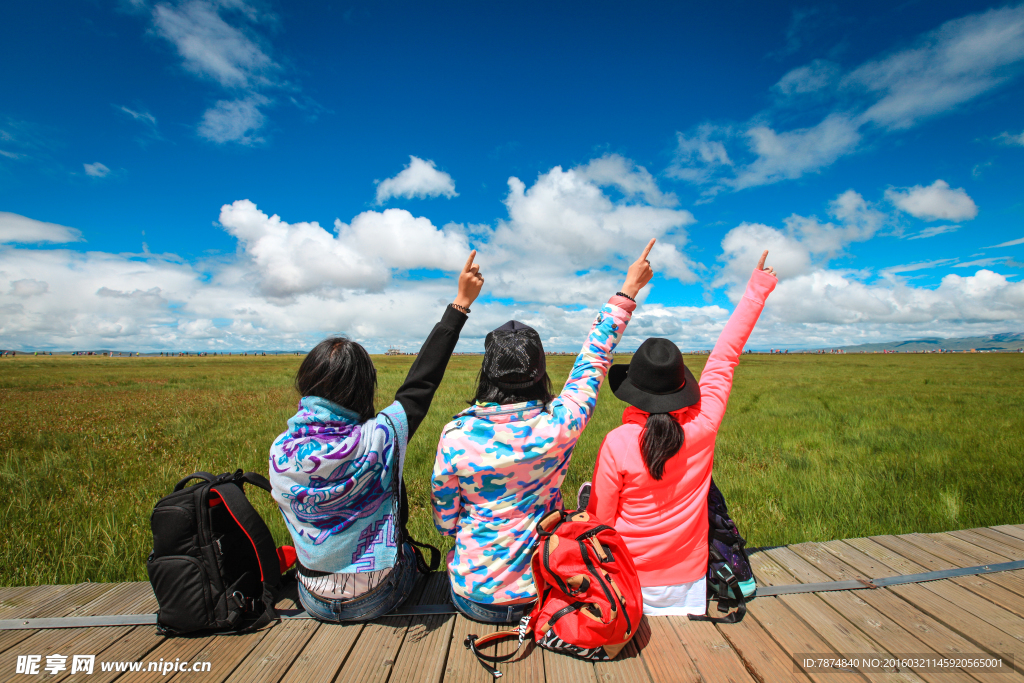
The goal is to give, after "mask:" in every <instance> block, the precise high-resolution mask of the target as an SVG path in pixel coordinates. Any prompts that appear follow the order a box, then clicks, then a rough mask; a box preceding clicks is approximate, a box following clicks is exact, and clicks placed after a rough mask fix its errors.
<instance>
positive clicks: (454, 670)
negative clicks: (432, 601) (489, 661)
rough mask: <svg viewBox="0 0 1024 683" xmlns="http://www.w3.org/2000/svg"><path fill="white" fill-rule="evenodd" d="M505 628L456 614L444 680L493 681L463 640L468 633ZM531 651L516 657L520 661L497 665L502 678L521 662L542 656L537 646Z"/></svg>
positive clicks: (460, 682)
mask: <svg viewBox="0 0 1024 683" xmlns="http://www.w3.org/2000/svg"><path fill="white" fill-rule="evenodd" d="M507 628H509V627H502V626H495V625H492V624H478V623H477V622H475V621H471V620H469V619H467V618H466V617H464V616H462V615H461V614H458V615H456V616H455V624H454V625H453V627H452V640H451V642H450V643H449V645H448V658H447V659H446V660H445V667H444V682H445V683H490V682H491V681H493V680H494V679H493V677H492V676H491V675H490V674H489V673H487V672H486V671H484V668H483V667H482V666H480V663H479V662H478V661H477V659H476V657H475V656H474V655H473V653H472V652H471V651H469V650H468V649H467V648H466V647H465V646H464V645H463V642H464V641H465V640H466V637H467V636H469V635H470V634H473V635H476V636H480V637H483V636H485V635H487V634H489V633H494V632H495V631H499V630H506V629H507ZM485 652H488V654H493V653H494V650H493V649H491V650H485ZM531 652H532V654H529V653H524V654H523V655H521V656H520V657H517V658H516V659H517V660H521V661H517V662H512V663H510V664H502V665H501V666H499V667H498V670H499V671H501V672H502V679H504V677H505V675H508V673H509V672H510V671H511V670H512V669H514V668H515V667H516V666H518V665H520V664H522V663H523V662H524V661H526V660H527V659H534V658H537V659H540V658H542V657H543V655H542V654H541V650H540V649H539V648H536V649H534V648H531ZM542 666H543V664H542ZM538 680H543V679H538Z"/></svg>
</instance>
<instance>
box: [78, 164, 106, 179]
mask: <svg viewBox="0 0 1024 683" xmlns="http://www.w3.org/2000/svg"><path fill="white" fill-rule="evenodd" d="M82 165H83V166H84V167H85V175H87V176H92V177H93V178H105V177H106V176H108V175H110V169H109V168H107V167H106V166H104V165H103V164H101V163H100V162H98V161H97V162H96V163H94V164H82Z"/></svg>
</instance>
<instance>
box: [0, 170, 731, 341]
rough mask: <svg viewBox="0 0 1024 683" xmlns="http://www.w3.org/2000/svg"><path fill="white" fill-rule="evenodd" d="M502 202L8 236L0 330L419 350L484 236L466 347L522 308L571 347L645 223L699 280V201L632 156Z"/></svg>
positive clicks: (658, 257) (570, 173)
mask: <svg viewBox="0 0 1024 683" xmlns="http://www.w3.org/2000/svg"><path fill="white" fill-rule="evenodd" d="M505 203H506V208H507V210H508V215H507V216H506V217H505V218H503V219H500V220H497V221H496V222H495V223H493V224H490V225H479V224H477V225H472V226H462V225H458V224H448V225H445V226H443V227H440V228H439V227H436V226H435V225H433V224H432V223H431V221H430V220H429V219H427V218H425V217H421V216H414V215H413V214H411V213H410V212H408V211H405V210H401V209H386V210H383V211H366V212H363V213H360V214H359V215H357V216H355V217H353V218H352V219H350V220H348V221H343V220H340V219H339V220H336V221H335V223H334V225H333V226H326V227H324V226H321V225H319V224H317V223H315V222H289V221H287V220H285V218H284V217H281V216H276V215H272V214H269V213H268V212H265V211H262V210H261V209H260V208H259V207H257V206H256V205H255V204H254V203H252V202H251V201H247V200H239V201H236V202H233V203H231V204H227V205H225V206H224V207H222V209H221V213H220V217H219V219H220V224H221V226H223V228H224V230H225V231H227V232H228V233H229V234H230V235H232V236H233V237H234V238H235V239H237V240H238V249H237V252H236V254H235V255H233V256H232V257H230V258H225V257H217V258H211V259H209V260H200V261H197V262H194V263H189V262H186V261H184V260H182V259H180V258H178V257H175V256H173V255H159V254H148V253H144V254H110V253H102V252H84V253H83V252H75V251H70V250H65V249H52V250H40V249H18V248H0V307H4V308H3V310H4V311H5V316H3V317H2V318H0V345H6V346H10V345H11V344H12V343H13V344H14V345H26V344H31V343H36V344H46V345H49V346H51V347H52V346H56V347H58V348H68V347H69V346H70V347H73V348H96V347H114V348H119V349H127V348H139V349H154V348H157V349H184V348H191V349H196V348H201V349H209V350H217V349H241V348H250V349H251V348H260V347H263V348H268V347H269V348H283V349H287V348H309V347H310V346H312V345H313V344H315V343H316V342H317V341H319V339H320V338H322V337H323V336H324V335H326V334H329V333H339V332H340V333H346V334H349V335H351V336H352V337H353V338H355V339H357V340H359V341H362V342H365V343H366V344H367V345H368V346H369V347H370V348H371V349H375V350H378V351H379V350H383V349H384V348H386V347H387V346H388V345H391V344H395V345H398V346H401V347H402V348H407V349H415V348H417V346H418V344H419V343H420V342H422V340H423V338H424V336H425V335H426V334H427V332H429V330H430V328H431V326H432V325H433V324H434V322H436V319H437V316H438V315H439V313H440V311H441V309H442V308H443V307H444V305H445V304H446V303H447V302H449V301H451V297H452V296H453V294H454V292H455V282H454V278H453V274H454V271H457V270H458V269H459V268H460V267H461V265H462V264H463V263H464V261H465V258H466V255H467V253H468V252H469V250H470V248H471V247H475V248H477V249H478V251H479V255H478V257H477V261H478V262H479V263H480V264H481V265H482V267H483V269H484V273H485V275H486V277H487V293H488V294H490V295H491V297H492V299H491V300H490V301H485V302H480V303H478V304H477V305H476V306H474V313H473V316H472V318H471V320H470V323H469V325H468V326H467V329H466V330H464V332H463V335H462V336H463V340H464V341H463V345H464V346H463V348H473V349H479V348H480V345H481V344H482V339H483V336H484V335H485V334H486V332H487V331H488V330H489V329H492V328H494V327H496V326H498V325H500V324H501V323H503V322H505V321H506V320H509V319H510V318H515V319H518V320H522V321H524V322H529V323H531V324H534V325H535V326H536V327H537V329H539V330H540V331H541V333H542V335H543V336H544V340H545V344H547V345H548V347H549V348H552V349H572V348H577V347H578V345H579V344H580V343H582V341H583V337H584V336H585V334H586V330H587V328H588V327H589V325H590V322H591V321H592V319H593V316H594V314H595V312H596V309H597V307H598V306H599V305H600V304H601V303H603V301H605V300H607V297H608V296H609V295H610V294H611V293H613V292H614V291H615V290H616V289H618V288H619V287H620V286H621V283H622V278H623V275H624V272H625V270H626V267H627V266H628V264H629V263H631V262H632V261H633V260H634V259H635V258H636V257H637V255H638V254H639V253H640V251H641V249H642V248H643V246H644V245H645V244H646V242H647V241H648V239H650V238H651V237H657V238H658V239H659V242H658V245H657V246H656V248H655V250H654V251H653V252H652V253H651V260H652V262H653V263H654V264H655V267H656V268H657V270H658V272H660V273H662V274H665V275H666V276H667V277H675V278H677V279H680V280H682V281H684V282H693V281H694V280H695V278H696V275H695V273H696V272H697V271H699V270H700V269H701V268H702V266H700V265H699V264H696V263H694V262H692V261H691V260H690V259H689V257H688V256H686V254H685V251H684V249H685V245H686V231H685V228H686V226H688V225H690V224H691V223H693V221H694V219H693V216H692V215H691V214H690V212H689V211H686V210H683V209H679V208H676V207H675V206H674V205H675V204H676V203H677V200H676V198H675V197H674V196H672V195H671V194H668V193H664V192H662V191H661V190H660V189H659V187H658V185H657V182H656V181H655V179H654V178H653V177H652V175H651V174H650V173H648V172H647V170H646V169H644V168H643V167H641V166H638V165H636V164H635V163H633V162H632V161H630V160H628V159H625V158H622V157H618V156H615V155H607V156H604V157H601V158H599V159H595V160H593V161H591V162H589V163H586V164H582V165H580V166H577V167H575V168H568V169H563V168H561V167H556V168H553V169H551V170H550V171H548V172H547V173H543V174H541V175H539V176H538V177H537V178H536V179H535V180H534V181H533V182H532V184H528V183H525V182H523V181H522V180H520V179H518V178H510V179H509V191H508V195H507V197H506V199H505ZM25 220H28V219H25ZM0 224H2V223H0ZM32 239H34V240H37V239H38V235H36V234H32ZM471 240H472V241H473V243H471ZM410 271H413V272H412V273H410ZM38 273H46V274H47V275H46V282H47V287H48V289H47V291H46V292H44V293H43V295H39V296H36V295H33V296H25V295H26V294H29V293H30V292H32V291H34V290H32V287H35V288H36V289H38V286H36V285H31V283H27V282H22V281H27V280H38ZM13 283H19V284H13ZM727 317H728V311H726V310H724V309H722V308H721V307H718V306H705V307H701V306H697V307H672V306H650V307H646V308H645V310H644V311H643V312H641V313H638V315H637V316H636V317H635V318H634V321H635V325H634V329H636V330H637V334H640V333H641V332H642V333H644V334H660V335H663V336H672V335H676V336H680V338H686V339H688V340H690V341H691V342H692V344H694V348H705V347H707V346H709V345H710V343H712V342H713V338H714V336H715V335H716V334H717V331H719V330H720V329H721V326H722V324H724V320H725V318H727ZM638 343H639V341H638V340H637V339H635V338H632V341H629V342H627V346H626V347H624V348H635V346H636V345H637V344H638ZM630 345H631V346H630Z"/></svg>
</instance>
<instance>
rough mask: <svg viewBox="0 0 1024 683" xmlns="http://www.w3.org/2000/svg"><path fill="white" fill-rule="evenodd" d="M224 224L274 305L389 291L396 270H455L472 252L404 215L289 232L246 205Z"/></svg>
mask: <svg viewBox="0 0 1024 683" xmlns="http://www.w3.org/2000/svg"><path fill="white" fill-rule="evenodd" d="M220 223H221V225H223V226H224V229H225V230H227V231H228V233H230V234H231V235H233V236H234V237H236V238H238V240H239V247H240V249H241V252H242V254H243V255H244V256H245V257H246V258H247V259H248V260H249V261H250V262H251V263H252V265H253V266H254V270H255V277H256V281H257V285H258V289H259V291H260V292H261V293H263V294H265V295H266V296H269V297H291V296H295V295H296V294H307V293H311V292H319V291H322V290H323V289H324V288H328V287H335V288H344V289H349V290H362V291H381V290H383V288H384V287H385V285H387V284H388V282H389V281H390V280H391V275H392V270H393V269H404V270H408V269H411V268H431V269H440V270H454V269H456V268H458V267H459V266H460V265H461V263H462V261H464V260H465V257H466V254H467V253H468V251H469V247H468V245H467V242H466V238H465V236H463V235H461V234H457V233H456V234H452V233H450V232H449V233H446V232H445V231H444V230H439V229H437V228H435V227H434V226H433V224H431V222H430V221H429V220H428V219H426V218H416V217H414V216H413V215H412V214H411V213H409V212H408V211H404V210H402V209H387V210H386V211H384V212H383V213H377V212H375V211H367V212H365V213H362V214H359V215H358V216H356V217H355V218H354V219H353V220H352V223H351V224H345V223H342V222H341V221H338V222H337V223H336V224H335V233H334V234H332V233H330V232H328V231H327V230H325V229H324V228H322V227H321V226H320V225H319V224H318V223H315V222H313V223H293V224H289V223H286V222H285V221H283V220H281V218H280V217H279V216H277V215H274V216H267V214H265V213H263V212H262V211H260V210H259V209H258V208H257V207H256V205H255V204H253V203H252V202H250V201H249V200H246V199H243V200H239V201H236V202H234V203H233V204H228V205H225V206H224V207H222V208H221V213H220ZM460 259H461V261H460Z"/></svg>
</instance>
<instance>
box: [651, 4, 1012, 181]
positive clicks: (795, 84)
mask: <svg viewBox="0 0 1024 683" xmlns="http://www.w3.org/2000/svg"><path fill="white" fill-rule="evenodd" d="M1022 61H1024V5H1019V6H1017V7H1007V8H1002V9H994V10H989V11H987V12H983V13H980V14H973V15H969V16H966V17H962V18H960V19H956V20H953V21H949V22H947V23H945V24H943V25H942V26H940V27H939V28H937V29H935V30H934V31H931V32H929V33H926V34H923V35H922V36H921V37H920V38H919V39H918V40H917V41H916V43H915V44H914V45H913V46H911V47H909V48H906V49H903V50H899V51H895V52H893V53H891V54H889V55H887V56H884V57H880V58H878V59H874V60H870V61H868V62H865V63H863V64H861V65H860V66H858V67H856V68H854V69H853V70H851V71H850V72H849V73H847V74H846V76H844V77H842V78H840V79H839V80H838V83H837V78H838V77H839V72H838V67H837V66H836V65H835V64H833V63H831V62H826V61H823V60H815V61H814V62H811V63H810V64H808V65H806V66H802V67H799V68H797V69H793V70H791V71H790V72H788V73H787V74H785V75H784V76H783V77H782V78H781V79H780V80H779V81H778V83H776V85H775V86H773V88H774V90H775V91H776V92H777V93H780V94H781V95H782V97H781V98H777V99H778V102H777V104H778V105H779V107H776V108H775V109H772V110H768V111H764V112H761V113H759V114H758V115H756V116H754V117H753V118H752V119H751V120H750V121H748V122H747V123H746V124H742V125H735V124H727V125H721V124H711V123H705V124H702V125H700V126H698V127H697V128H696V130H695V132H694V133H692V134H686V135H684V134H682V133H677V147H676V152H675V156H674V159H673V161H672V163H671V164H670V165H669V168H668V169H667V173H668V175H670V176H672V177H675V178H679V179H680V180H685V181H687V182H691V183H695V184H698V185H705V186H707V188H706V189H705V190H704V194H705V197H706V198H707V197H711V196H714V195H715V194H717V193H718V192H721V191H723V190H729V189H731V190H740V189H744V188H748V187H754V186H758V185H766V184H771V183H776V182H779V181H782V180H791V179H794V178H799V177H800V176H802V175H804V174H806V173H812V172H817V171H820V170H821V169H823V168H826V167H828V166H830V165H831V164H833V163H835V162H836V160H838V159H840V158H841V157H843V156H845V155H848V154H851V153H854V152H856V151H857V150H858V149H859V148H860V146H861V143H862V141H863V140H864V139H865V137H866V136H870V135H873V136H877V135H879V134H882V133H885V132H892V131H898V130H903V129H907V128H910V127H912V126H914V125H917V124H919V123H920V122H921V121H923V120H925V119H927V118H929V117H932V116H936V115H939V114H942V113H947V112H951V111H954V110H955V109H956V108H958V107H960V106H962V105H964V104H966V103H968V102H970V101H972V100H974V99H976V98H977V97H979V96H981V95H983V94H985V93H988V92H991V91H993V90H995V89H996V88H998V87H1000V86H1003V85H1005V84H1007V83H1009V82H1010V81H1011V80H1012V79H1013V78H1015V77H1016V76H1017V74H1018V72H1019V71H1020V67H1021V62H1022ZM833 84H836V87H831V86H832V85H833ZM808 93H819V94H820V95H822V96H824V95H825V94H830V96H831V98H832V99H831V100H829V101H830V102H831V105H830V108H831V111H830V112H829V113H827V114H826V115H825V116H824V118H823V119H822V120H821V121H820V122H819V123H817V124H816V125H813V126H807V127H803V128H798V129H793V130H782V129H780V126H778V125H777V124H773V123H772V120H773V119H778V118H780V115H783V114H785V115H787V118H791V116H792V114H793V113H796V112H795V111H786V107H790V108H803V107H804V102H803V100H802V99H801V98H798V97H794V96H796V95H803V94H808ZM1022 139H1024V138H1022ZM1015 140H1016V138H1015V137H1013V136H1009V137H1007V138H1006V141H1007V142H1011V143H1013V142H1014V141H1015Z"/></svg>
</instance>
